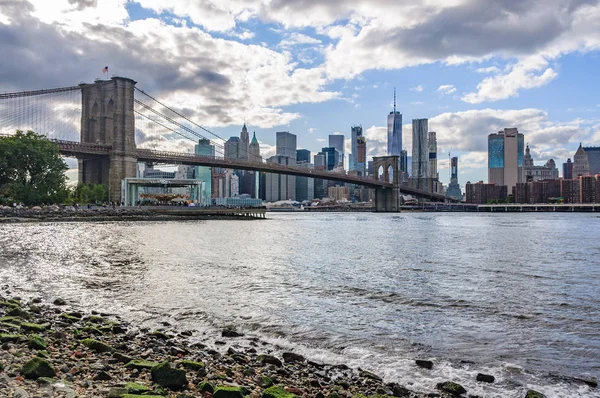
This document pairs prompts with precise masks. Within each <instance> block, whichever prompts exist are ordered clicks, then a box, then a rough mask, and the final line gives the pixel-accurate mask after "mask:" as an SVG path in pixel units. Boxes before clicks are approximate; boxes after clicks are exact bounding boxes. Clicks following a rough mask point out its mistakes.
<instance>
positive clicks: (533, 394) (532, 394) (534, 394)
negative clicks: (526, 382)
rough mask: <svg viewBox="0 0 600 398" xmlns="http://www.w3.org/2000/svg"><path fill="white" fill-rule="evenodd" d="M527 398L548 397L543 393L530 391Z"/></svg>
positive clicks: (526, 395)
mask: <svg viewBox="0 0 600 398" xmlns="http://www.w3.org/2000/svg"><path fill="white" fill-rule="evenodd" d="M525 398H546V396H545V395H544V394H542V393H541V392H537V391H535V390H528V391H527V394H525Z"/></svg>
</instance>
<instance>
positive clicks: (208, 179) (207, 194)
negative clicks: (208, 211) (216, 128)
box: [194, 138, 215, 205]
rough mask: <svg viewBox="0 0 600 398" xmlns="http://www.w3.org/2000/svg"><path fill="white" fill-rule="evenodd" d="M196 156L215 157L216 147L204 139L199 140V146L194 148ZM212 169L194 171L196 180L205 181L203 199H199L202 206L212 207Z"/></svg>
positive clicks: (199, 167) (200, 167)
mask: <svg viewBox="0 0 600 398" xmlns="http://www.w3.org/2000/svg"><path fill="white" fill-rule="evenodd" d="M194 154H196V155H198V156H208V157H211V158H214V157H215V146H214V145H212V144H211V143H210V140H208V139H206V138H202V139H200V140H198V144H196V145H195V146H194ZM212 174H213V173H212V168H210V167H206V166H196V167H195V169H194V177H195V179H196V180H202V181H204V187H203V189H202V193H201V197H200V198H197V200H198V203H200V204H201V205H210V199H211V197H212Z"/></svg>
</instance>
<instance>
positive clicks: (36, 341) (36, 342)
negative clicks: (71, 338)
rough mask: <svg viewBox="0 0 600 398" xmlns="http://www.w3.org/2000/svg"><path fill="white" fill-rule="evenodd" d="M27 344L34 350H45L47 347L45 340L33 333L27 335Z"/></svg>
mask: <svg viewBox="0 0 600 398" xmlns="http://www.w3.org/2000/svg"><path fill="white" fill-rule="evenodd" d="M27 346H28V347H29V348H32V349H34V350H45V349H46V348H47V346H46V341H45V340H44V339H43V338H42V337H40V336H38V335H37V334H34V335H32V336H30V337H29V342H28V343H27Z"/></svg>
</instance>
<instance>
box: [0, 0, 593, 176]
mask: <svg viewBox="0 0 600 398" xmlns="http://www.w3.org/2000/svg"><path fill="white" fill-rule="evenodd" d="M598 21H600V4H599V0H544V1H539V0H485V1H484V0H411V1H404V0H395V1H392V0H327V1H324V0H52V1H48V0H0V54H2V64H1V66H0V92H11V91H21V90H29V89H40V88H50V87H60V86H70V85H74V84H78V83H79V82H81V81H85V82H91V81H93V80H94V79H95V78H98V77H101V76H102V74H101V69H102V68H103V67H104V66H105V65H108V66H109V70H110V74H111V75H112V74H115V75H120V76H126V77H130V78H133V79H134V80H136V81H138V87H140V88H142V89H143V90H145V91H147V92H149V93H152V94H153V95H154V96H156V97H157V98H160V99H161V100H162V101H163V102H165V103H167V104H169V105H171V106H173V107H175V108H177V109H185V110H186V111H188V112H191V113H190V114H191V115H193V116H192V119H193V120H194V121H196V122H197V123H199V124H201V125H203V126H205V127H208V128H210V129H211V130H213V131H214V132H215V133H217V134H219V135H221V136H225V137H229V136H231V135H238V134H239V131H240V129H241V125H242V124H243V123H244V122H246V123H247V125H248V126H249V129H250V131H253V130H256V133H257V137H258V139H259V140H260V141H261V143H262V145H263V151H264V152H266V153H267V154H269V153H272V152H273V145H274V143H275V132H276V131H290V132H292V133H294V134H296V135H297V136H298V146H299V148H307V149H310V150H311V151H318V150H320V148H321V147H322V146H326V140H327V136H328V135H329V134H334V133H341V134H345V135H346V137H347V138H348V137H349V135H350V127H351V126H352V125H355V124H360V125H362V126H363V128H364V129H365V131H366V135H367V139H368V143H367V146H368V154H369V155H370V156H375V155H382V154H384V151H385V147H386V143H385V140H386V127H385V124H386V116H387V114H388V113H389V112H390V111H391V109H392V99H393V88H394V87H396V91H397V107H398V110H400V112H401V113H402V114H403V119H404V123H405V127H404V137H403V141H404V149H407V150H408V152H409V154H410V153H411V141H412V140H411V127H410V121H411V119H413V118H429V126H430V130H432V131H437V134H438V140H439V141H438V148H439V155H438V157H439V158H440V159H441V161H440V166H439V168H440V177H441V179H442V181H445V182H447V180H448V175H447V169H446V167H447V158H448V152H449V151H450V150H451V151H452V154H453V156H454V155H458V156H459V158H460V159H459V167H460V169H461V175H460V183H461V185H464V183H466V181H467V180H471V181H476V180H486V179H487V168H486V167H487V163H486V162H487V152H486V145H487V144H486V136H487V135H488V134H489V133H492V132H496V131H498V130H500V129H502V128H504V127H517V128H518V129H519V131H521V132H523V133H524V134H525V140H526V141H527V142H529V144H530V146H531V148H532V153H533V156H534V159H535V160H536V163H544V162H545V161H546V160H548V159H550V158H554V159H555V160H556V162H557V164H559V165H560V164H561V163H562V162H564V161H565V160H566V158H567V157H572V155H573V153H574V151H575V149H576V147H577V145H578V144H579V142H583V143H584V145H585V144H587V145H600V96H599V95H598V92H600V79H599V77H598V76H599V72H598V71H600V51H599V50H600V23H599V22H598ZM161 145H162V146H163V147H164V148H165V149H167V148H168V149H172V148H173V147H174V146H175V147H177V148H179V149H182V150H185V149H187V148H189V144H188V143H185V142H180V141H173V142H169V141H166V140H165V141H163V142H161ZM347 146H349V143H348V145H347Z"/></svg>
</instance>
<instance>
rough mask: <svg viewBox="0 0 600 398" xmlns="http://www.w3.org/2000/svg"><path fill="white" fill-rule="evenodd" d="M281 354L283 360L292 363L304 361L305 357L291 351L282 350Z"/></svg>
mask: <svg viewBox="0 0 600 398" xmlns="http://www.w3.org/2000/svg"><path fill="white" fill-rule="evenodd" d="M282 356H283V360H284V361H285V362H286V363H294V362H304V361H306V359H305V358H304V357H303V356H302V355H300V354H295V353H293V352H284V353H283V354H282Z"/></svg>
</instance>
